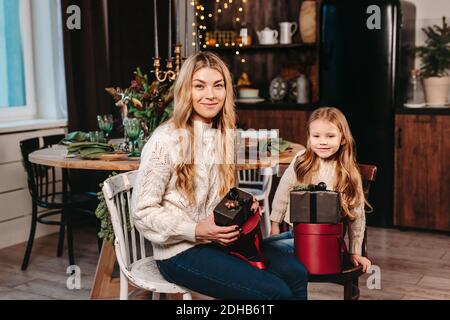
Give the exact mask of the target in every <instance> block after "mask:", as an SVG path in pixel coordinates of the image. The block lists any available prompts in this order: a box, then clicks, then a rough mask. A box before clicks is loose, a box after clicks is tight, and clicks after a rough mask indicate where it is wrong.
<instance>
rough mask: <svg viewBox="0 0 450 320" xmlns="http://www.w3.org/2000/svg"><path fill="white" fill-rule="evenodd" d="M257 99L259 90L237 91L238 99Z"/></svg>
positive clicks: (246, 89)
mask: <svg viewBox="0 0 450 320" xmlns="http://www.w3.org/2000/svg"><path fill="white" fill-rule="evenodd" d="M258 97H259V90H258V89H250V88H245V89H240V90H239V98H241V99H255V98H258Z"/></svg>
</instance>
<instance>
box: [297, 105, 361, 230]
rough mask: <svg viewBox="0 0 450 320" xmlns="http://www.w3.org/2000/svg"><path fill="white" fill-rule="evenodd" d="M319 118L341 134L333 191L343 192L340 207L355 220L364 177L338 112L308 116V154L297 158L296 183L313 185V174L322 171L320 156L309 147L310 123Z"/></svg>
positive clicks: (322, 110) (324, 110)
mask: <svg viewBox="0 0 450 320" xmlns="http://www.w3.org/2000/svg"><path fill="white" fill-rule="evenodd" d="M319 119H320V120H326V121H329V122H331V123H332V124H334V125H335V126H336V127H337V128H338V129H339V132H340V134H341V146H340V147H339V150H338V151H337V152H336V153H335V154H334V155H333V157H334V159H335V160H336V162H337V163H336V174H335V185H334V188H333V189H334V190H335V191H338V192H340V193H341V206H342V209H343V211H344V216H346V217H347V218H348V219H349V220H351V221H352V220H354V219H355V216H354V215H353V214H352V213H351V211H352V210H353V209H354V208H355V207H358V206H359V205H361V201H362V199H364V194H363V189H362V183H361V175H360V172H359V167H358V164H357V162H356V157H355V142H354V140H353V136H352V133H351V131H350V127H349V125H348V123H347V119H346V118H345V116H344V114H343V113H342V112H341V111H339V110H338V109H336V108H330V107H325V108H319V109H317V110H315V111H314V112H313V113H312V114H311V116H310V117H309V120H308V128H307V134H308V142H307V146H306V152H305V153H304V154H302V155H301V156H299V157H298V158H297V161H296V162H295V166H294V168H295V172H296V175H297V180H298V182H299V183H305V184H310V183H311V182H312V177H313V175H314V174H316V173H317V171H318V170H319V157H318V156H317V155H316V154H315V153H314V151H313V150H312V149H311V145H310V133H311V132H310V127H311V123H312V122H314V121H316V120H319ZM329 187H331V186H329ZM363 201H365V200H363Z"/></svg>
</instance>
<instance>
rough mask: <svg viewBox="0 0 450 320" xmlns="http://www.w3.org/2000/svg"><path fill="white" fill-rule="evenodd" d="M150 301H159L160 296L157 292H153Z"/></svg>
mask: <svg viewBox="0 0 450 320" xmlns="http://www.w3.org/2000/svg"><path fill="white" fill-rule="evenodd" d="M152 300H161V294H160V293H159V292H153V293H152Z"/></svg>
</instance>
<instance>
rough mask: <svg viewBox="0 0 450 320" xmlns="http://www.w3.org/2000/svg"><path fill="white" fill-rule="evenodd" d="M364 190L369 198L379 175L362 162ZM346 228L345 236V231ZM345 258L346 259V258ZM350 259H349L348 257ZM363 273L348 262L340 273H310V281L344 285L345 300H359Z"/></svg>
mask: <svg viewBox="0 0 450 320" xmlns="http://www.w3.org/2000/svg"><path fill="white" fill-rule="evenodd" d="M359 169H360V173H361V178H362V183H363V191H364V196H365V198H366V199H368V198H369V191H370V186H371V184H372V183H373V182H375V179H376V175H377V167H376V166H374V165H365V164H361V165H360V166H359ZM346 229H347V228H345V229H344V236H345V231H346ZM362 256H364V257H367V227H366V229H365V230H364V240H363V244H362ZM344 260H345V259H344ZM347 260H349V259H347ZM362 274H363V271H362V267H361V266H358V267H354V266H353V265H351V264H350V261H348V262H347V265H345V266H344V267H343V271H342V272H341V273H338V274H326V275H314V274H311V275H309V279H308V280H309V282H331V283H336V284H340V285H343V286H344V300H357V299H359V287H358V279H359V277H360V276H361V275H362Z"/></svg>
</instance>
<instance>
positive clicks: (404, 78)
mask: <svg viewBox="0 0 450 320" xmlns="http://www.w3.org/2000/svg"><path fill="white" fill-rule="evenodd" d="M415 15H416V12H415V7H414V5H413V4H411V3H409V2H406V1H399V0H370V1H368V0H357V1H355V0H334V1H333V0H324V1H323V2H322V5H321V8H320V48H319V50H320V55H319V57H320V70H319V74H320V77H319V79H320V80H319V82H320V84H319V87H320V93H319V95H320V104H321V105H328V106H335V107H337V108H339V109H340V110H342V111H343V112H344V114H345V116H346V117H347V119H348V121H349V125H350V128H351V130H352V133H353V136H354V138H355V142H356V151H357V160H358V162H359V163H364V164H375V165H376V166H377V167H378V176H377V180H376V182H375V183H374V185H372V187H371V190H370V198H369V200H370V203H371V204H372V205H373V207H374V212H373V213H371V214H367V224H368V225H372V226H380V227H389V226H392V221H393V217H392V216H393V197H394V130H395V128H394V126H395V124H394V119H395V109H396V108H397V107H398V106H400V105H402V103H403V102H404V99H405V96H406V88H407V82H408V77H409V70H410V69H411V68H413V66H414V56H413V55H412V54H411V48H412V47H413V45H414V42H415Z"/></svg>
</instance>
